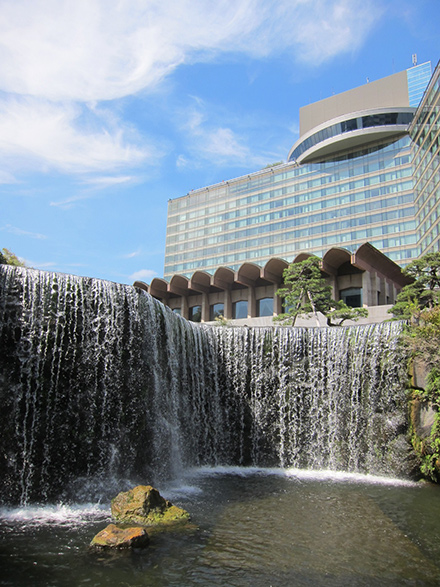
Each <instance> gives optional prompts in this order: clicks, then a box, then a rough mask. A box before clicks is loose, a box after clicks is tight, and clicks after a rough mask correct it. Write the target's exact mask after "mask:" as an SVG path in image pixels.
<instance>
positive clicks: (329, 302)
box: [274, 256, 368, 326]
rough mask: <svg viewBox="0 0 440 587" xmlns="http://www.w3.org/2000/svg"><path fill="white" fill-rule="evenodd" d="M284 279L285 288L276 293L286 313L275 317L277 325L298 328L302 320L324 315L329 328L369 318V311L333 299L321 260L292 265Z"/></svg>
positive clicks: (316, 258)
mask: <svg viewBox="0 0 440 587" xmlns="http://www.w3.org/2000/svg"><path fill="white" fill-rule="evenodd" d="M283 278H284V287H282V288H280V289H279V290H278V291H277V292H276V293H277V295H278V296H280V297H281V298H283V299H284V307H285V308H286V312H284V313H283V314H280V315H279V316H277V317H275V318H274V320H275V321H276V322H282V323H284V324H291V325H292V326H294V325H295V322H296V319H297V318H298V316H301V315H310V314H314V315H315V316H317V313H318V312H321V313H322V314H324V316H326V317H327V324H328V325H329V326H340V325H341V324H342V323H343V322H344V321H345V320H355V321H356V320H358V319H359V318H360V317H361V316H367V315H368V311H367V310H366V309H365V308H350V307H349V306H347V305H346V304H345V303H344V302H343V301H342V300H340V301H338V302H337V301H335V300H334V299H333V298H332V288H331V286H330V285H327V281H326V279H325V277H324V276H323V274H322V272H321V260H320V259H319V257H316V256H311V257H308V258H307V259H305V260H304V261H301V262H299V263H291V264H290V265H289V266H288V267H287V268H286V269H285V270H284V273H283ZM334 320H336V321H337V322H336V323H334V322H333V321H334Z"/></svg>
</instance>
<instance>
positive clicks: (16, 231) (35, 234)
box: [0, 224, 47, 240]
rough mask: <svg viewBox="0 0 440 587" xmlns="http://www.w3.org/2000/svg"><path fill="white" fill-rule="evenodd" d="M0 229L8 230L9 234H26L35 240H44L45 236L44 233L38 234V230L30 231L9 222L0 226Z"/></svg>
mask: <svg viewBox="0 0 440 587" xmlns="http://www.w3.org/2000/svg"><path fill="white" fill-rule="evenodd" d="M0 230H4V231H5V232H9V233H10V234H15V235H17V236H26V237H29V238H34V239H37V240H44V239H46V238H47V236H46V235H45V234H40V233H38V232H30V231H29V230H23V229H22V228H18V227H17V226H11V225H10V224H6V226H2V227H1V228H0Z"/></svg>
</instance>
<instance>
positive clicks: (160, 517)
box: [111, 485, 189, 526]
mask: <svg viewBox="0 0 440 587" xmlns="http://www.w3.org/2000/svg"><path fill="white" fill-rule="evenodd" d="M111 510H112V516H113V517H114V518H115V519H116V520H117V521H118V522H124V523H135V524H141V525H142V526H162V525H170V524H176V523H179V522H187V521H188V520H189V514H188V512H187V511H185V510H184V509H182V508H179V507H177V506H175V505H173V504H172V503H171V502H169V501H168V500H166V499H164V498H163V497H162V496H161V495H160V493H159V492H158V491H157V489H154V487H152V486H151V485H138V486H137V487H135V488H134V489H130V490H129V491H125V492H121V493H119V495H117V496H116V497H115V498H114V499H113V500H112V505H111Z"/></svg>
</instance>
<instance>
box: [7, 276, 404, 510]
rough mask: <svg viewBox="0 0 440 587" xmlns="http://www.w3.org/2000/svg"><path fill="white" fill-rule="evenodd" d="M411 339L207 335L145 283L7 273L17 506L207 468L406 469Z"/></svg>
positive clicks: (228, 331) (363, 333) (11, 497)
mask: <svg viewBox="0 0 440 587" xmlns="http://www.w3.org/2000/svg"><path fill="white" fill-rule="evenodd" d="M400 330H401V326H400V325H399V324H398V323H386V324H383V325H370V326H361V327H347V328H324V329H319V328H283V327H276V328H270V327H269V328H246V327H243V328H227V327H208V326H203V325H195V324H192V323H190V322H187V321H186V320H184V319H183V318H181V317H180V316H177V315H175V314H173V313H172V312H171V311H170V310H169V309H168V308H166V307H164V306H163V305H162V304H160V303H159V302H158V301H156V300H154V299H152V298H151V297H150V296H149V295H148V294H146V293H145V292H141V291H139V290H136V289H135V288H133V287H131V286H126V285H120V284H115V283H110V282H106V281H102V280H98V279H90V278H81V277H76V276H72V275H64V274H56V273H49V272H40V271H35V270H29V269H24V268H16V267H10V266H6V265H2V266H0V401H1V404H0V405H1V406H2V409H1V414H0V425H1V430H2V434H1V439H0V479H1V481H0V482H1V487H0V495H1V498H2V500H3V501H5V502H14V503H17V502H20V503H29V502H33V501H40V502H41V501H50V500H54V499H57V498H59V497H60V496H63V495H68V494H69V491H70V492H74V491H77V490H78V488H79V487H80V486H81V485H84V484H87V483H89V484H91V485H93V484H97V483H99V482H102V483H111V482H112V480H113V481H115V482H116V483H120V482H121V481H120V480H122V479H131V480H134V481H141V482H144V483H145V482H152V481H154V480H157V479H164V478H170V477H173V476H174V477H175V476H178V475H179V473H180V472H181V471H182V470H184V469H185V468H187V467H191V466H201V465H256V466H281V467H302V468H314V469H319V468H330V469H335V470H348V471H357V472H371V473H388V474H395V473H396V472H400V471H396V470H395V469H393V467H394V465H393V464H392V462H394V461H395V459H394V461H393V459H391V457H390V454H392V453H393V450H392V448H393V446H399V447H400V446H401V440H402V438H403V435H404V433H405V431H406V426H407V424H406V400H405V385H406V372H405V356H404V354H403V353H402V350H401V349H400V348H399V345H398V337H399V333H400ZM398 460H399V459H398Z"/></svg>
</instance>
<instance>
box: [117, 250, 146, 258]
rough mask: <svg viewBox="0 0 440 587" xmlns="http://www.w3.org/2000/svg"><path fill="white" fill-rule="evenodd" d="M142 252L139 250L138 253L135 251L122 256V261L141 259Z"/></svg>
mask: <svg viewBox="0 0 440 587" xmlns="http://www.w3.org/2000/svg"><path fill="white" fill-rule="evenodd" d="M141 252H142V251H141V250H140V249H138V250H137V251H133V252H131V253H127V254H126V255H120V257H121V259H133V258H134V257H139V255H140V254H141Z"/></svg>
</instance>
